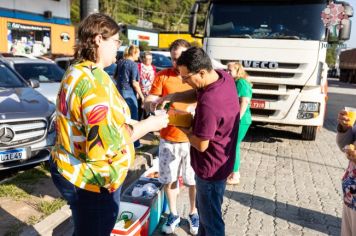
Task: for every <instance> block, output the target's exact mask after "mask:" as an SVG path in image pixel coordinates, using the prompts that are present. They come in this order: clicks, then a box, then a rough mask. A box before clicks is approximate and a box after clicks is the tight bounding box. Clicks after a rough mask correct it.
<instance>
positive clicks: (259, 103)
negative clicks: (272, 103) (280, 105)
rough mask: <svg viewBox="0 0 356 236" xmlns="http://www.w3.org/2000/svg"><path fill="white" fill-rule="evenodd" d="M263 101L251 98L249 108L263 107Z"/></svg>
mask: <svg viewBox="0 0 356 236" xmlns="http://www.w3.org/2000/svg"><path fill="white" fill-rule="evenodd" d="M265 105H266V103H265V101H263V100H255V99H252V100H251V105H250V106H251V108H253V109H265Z"/></svg>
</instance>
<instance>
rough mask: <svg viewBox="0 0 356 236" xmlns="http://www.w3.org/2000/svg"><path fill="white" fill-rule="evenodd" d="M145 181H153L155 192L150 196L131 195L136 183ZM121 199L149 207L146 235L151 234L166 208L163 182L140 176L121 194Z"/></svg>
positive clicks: (140, 183)
mask: <svg viewBox="0 0 356 236" xmlns="http://www.w3.org/2000/svg"><path fill="white" fill-rule="evenodd" d="M147 183H153V184H154V185H155V186H156V187H157V188H158V191H157V193H156V194H155V195H154V196H153V197H152V198H148V197H144V196H143V197H133V196H132V195H131V193H132V190H133V189H134V187H135V186H136V185H145V184H147ZM121 200H122V201H125V202H131V203H136V204H141V205H145V206H148V207H149V208H150V218H149V226H148V235H152V234H153V232H154V231H155V229H156V228H157V226H158V224H159V221H160V219H161V215H162V213H163V212H165V211H166V209H167V208H168V207H167V206H168V205H167V200H166V197H165V194H164V190H163V184H161V183H160V182H159V181H158V180H157V179H150V178H145V177H141V178H140V179H138V180H136V181H135V182H133V183H132V184H131V185H130V186H129V187H128V188H127V189H126V190H125V191H124V192H123V193H122V195H121Z"/></svg>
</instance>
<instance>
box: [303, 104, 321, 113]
mask: <svg viewBox="0 0 356 236" xmlns="http://www.w3.org/2000/svg"><path fill="white" fill-rule="evenodd" d="M319 106H320V103H318V102H301V103H300V106H299V111H309V112H318V111H319Z"/></svg>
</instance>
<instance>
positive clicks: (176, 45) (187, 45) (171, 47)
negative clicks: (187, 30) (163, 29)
mask: <svg viewBox="0 0 356 236" xmlns="http://www.w3.org/2000/svg"><path fill="white" fill-rule="evenodd" d="M180 47H184V48H190V47H191V45H190V43H189V42H188V41H186V40H184V39H177V40H175V41H174V42H173V43H171V45H169V51H170V52H171V51H175V50H177V49H178V48H180Z"/></svg>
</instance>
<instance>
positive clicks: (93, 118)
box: [52, 61, 135, 192]
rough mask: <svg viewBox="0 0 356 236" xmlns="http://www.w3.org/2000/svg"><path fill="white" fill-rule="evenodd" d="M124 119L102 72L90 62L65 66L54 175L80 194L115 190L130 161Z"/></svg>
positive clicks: (126, 112)
mask: <svg viewBox="0 0 356 236" xmlns="http://www.w3.org/2000/svg"><path fill="white" fill-rule="evenodd" d="M129 120H130V110H129V108H128V106H127V104H126V103H125V100H124V99H123V98H122V97H121V96H120V94H119V92H118V91H117V89H116V87H115V85H114V83H113V82H112V80H111V79H110V77H109V75H108V74H106V72H104V71H103V70H102V69H100V68H98V67H96V65H95V64H94V63H93V62H89V61H85V62H82V63H79V64H76V65H74V66H72V67H70V68H69V69H68V70H67V72H66V74H65V76H64V78H63V81H62V84H61V88H60V90H59V94H58V97H57V126H56V128H57V140H56V144H55V147H54V148H53V151H52V156H53V160H54V162H55V163H56V164H57V168H58V171H59V172H60V173H61V174H62V175H63V176H64V177H65V178H66V179H67V180H68V181H70V182H71V183H73V184H74V185H75V186H77V187H79V188H82V189H86V190H89V191H93V192H100V188H101V187H104V188H107V189H108V190H109V191H110V192H113V191H115V190H116V189H118V188H119V187H120V185H121V184H122V183H123V181H124V180H125V177H126V175H127V171H128V169H129V167H130V165H131V163H133V158H134V156H135V151H134V148H133V145H132V142H131V141H130V140H131V139H130V131H132V130H131V129H130V128H129V126H128V125H127V124H126V123H128V121H129Z"/></svg>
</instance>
